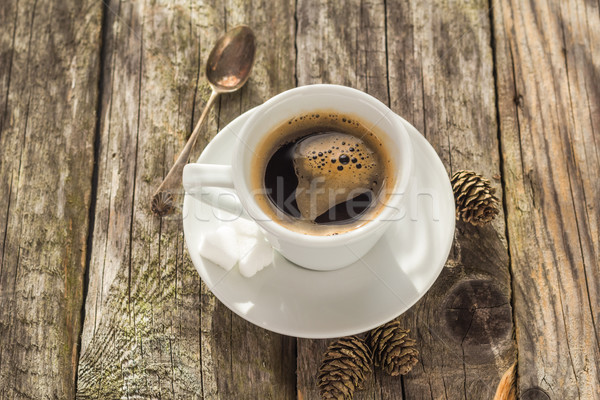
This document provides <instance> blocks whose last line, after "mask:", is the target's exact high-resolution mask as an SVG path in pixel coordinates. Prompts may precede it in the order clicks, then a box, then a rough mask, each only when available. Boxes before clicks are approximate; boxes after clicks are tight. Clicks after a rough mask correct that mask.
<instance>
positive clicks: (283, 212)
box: [251, 111, 395, 235]
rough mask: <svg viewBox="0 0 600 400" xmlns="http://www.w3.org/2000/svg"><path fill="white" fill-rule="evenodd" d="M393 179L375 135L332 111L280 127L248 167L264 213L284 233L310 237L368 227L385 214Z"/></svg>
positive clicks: (286, 123)
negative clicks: (371, 220)
mask: <svg viewBox="0 0 600 400" xmlns="http://www.w3.org/2000/svg"><path fill="white" fill-rule="evenodd" d="M375 129H376V128H375ZM394 176H395V173H394V170H393V162H392V160H391V159H390V157H389V156H388V153H387V151H386V149H385V147H384V146H383V143H382V141H381V140H380V139H379V138H378V137H377V135H376V134H375V133H374V132H373V129H368V128H367V127H366V126H365V124H364V123H361V122H360V121H359V119H358V118H356V117H353V116H351V115H342V114H340V113H337V112H328V111H319V112H314V113H308V114H302V115H299V116H297V117H295V118H293V119H290V120H289V121H286V122H284V123H282V124H280V125H279V126H278V127H276V128H275V129H273V130H272V131H271V132H270V133H269V134H268V135H266V136H265V138H263V140H262V141H261V142H260V143H259V145H258V146H257V151H256V156H255V158H254V160H253V163H252V166H251V183H252V186H253V187H252V189H253V191H254V193H258V194H257V195H256V196H255V199H256V201H257V202H258V204H259V206H260V208H261V209H262V210H263V211H264V212H265V213H266V214H267V215H268V216H269V217H270V218H271V219H273V220H274V221H276V222H277V223H279V224H281V225H283V226H285V227H286V228H288V229H291V230H294V231H297V232H300V233H304V234H309V235H335V234H339V233H343V232H347V231H350V230H353V229H356V228H357V227H359V226H361V225H364V224H365V223H366V222H368V221H369V220H370V219H372V218H373V217H375V216H376V215H377V214H378V213H379V212H380V211H381V209H382V208H383V204H384V203H385V199H386V198H387V196H388V194H389V192H390V190H391V188H392V187H393V183H394V182H393V177H394ZM265 189H267V190H270V191H271V192H270V193H271V194H269V193H264V190H265ZM273 192H276V193H273ZM349 210H350V211H352V212H350V211H349Z"/></svg>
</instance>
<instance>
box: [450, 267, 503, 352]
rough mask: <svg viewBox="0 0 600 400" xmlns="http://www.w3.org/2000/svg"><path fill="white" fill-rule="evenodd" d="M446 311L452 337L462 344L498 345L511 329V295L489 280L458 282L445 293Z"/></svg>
mask: <svg viewBox="0 0 600 400" xmlns="http://www.w3.org/2000/svg"><path fill="white" fill-rule="evenodd" d="M443 313H444V322H445V324H446V326H447V329H448V333H449V335H450V337H452V338H453V339H455V340H456V341H458V342H460V343H461V345H463V346H488V347H489V346H490V345H492V346H493V345H497V344H499V343H500V342H501V341H503V340H505V339H506V338H507V337H508V336H509V335H510V333H511V331H512V312H511V306H510V303H509V301H508V298H507V297H506V296H505V295H504V293H503V292H502V291H501V290H500V289H499V288H498V286H497V285H496V284H495V283H494V282H492V281H489V280H482V279H475V280H468V281H463V282H460V283H459V284H457V285H455V286H454V287H453V288H452V290H451V291H450V292H449V293H448V295H447V296H446V299H445V301H444V308H443Z"/></svg>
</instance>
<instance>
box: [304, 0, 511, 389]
mask: <svg viewBox="0 0 600 400" xmlns="http://www.w3.org/2000/svg"><path fill="white" fill-rule="evenodd" d="M302 6H303V2H299V6H298V7H299V8H298V22H299V29H298V38H297V41H298V78H299V79H298V80H299V84H302V83H313V82H328V83H340V84H346V85H350V86H354V87H357V88H359V89H362V90H365V91H367V92H368V93H370V94H372V95H374V96H375V97H377V98H379V99H380V100H382V101H384V102H386V103H388V104H390V106H391V108H392V109H393V110H394V111H396V112H398V113H399V114H400V115H402V116H404V117H405V118H407V119H408V120H409V121H410V122H412V123H413V124H414V125H415V126H416V127H417V128H418V129H419V130H420V131H421V132H423V133H424V134H425V136H426V137H427V139H428V140H429V141H430V143H432V144H433V146H434V147H435V149H436V150H437V151H438V154H440V156H441V158H442V160H443V161H444V163H445V164H446V167H447V169H448V172H449V173H451V172H452V171H454V170H458V169H464V168H469V169H474V170H476V171H478V172H479V173H482V174H484V175H485V176H488V177H491V176H495V175H497V174H498V173H499V171H500V163H499V150H498V141H497V125H496V112H495V95H494V78H493V69H492V66H493V59H492V49H491V46H490V44H491V32H490V20H489V15H488V4H487V2H483V1H478V2H474V3H469V4H463V3H457V2H447V1H430V2H425V3H423V2H420V3H419V4H417V3H406V2H387V3H385V4H384V3H378V4H364V3H362V5H361V4H359V3H357V4H345V5H340V6H339V8H338V7H337V3H336V4H333V3H332V4H329V3H326V4H324V5H320V6H319V7H311V6H309V5H304V7H305V8H304V9H303V7H302ZM324 10H327V12H324ZM352 10H356V11H354V12H353V11H352ZM303 12H304V13H306V15H305V16H304V19H303ZM448 43H451V45H448ZM303 51H306V53H303ZM363 77H365V78H364V79H361V78H363ZM494 186H495V187H496V188H497V189H498V190H499V193H501V192H500V189H501V188H500V182H498V181H496V182H495V185H494ZM504 230H505V227H504V223H503V216H500V217H499V218H498V219H497V220H496V221H495V223H494V224H493V226H488V227H485V228H480V229H479V228H474V227H471V226H466V225H463V224H459V225H458V229H457V237H456V243H455V246H454V248H453V251H452V254H451V257H450V261H449V262H448V265H447V267H446V268H445V269H444V271H443V272H442V275H441V276H440V278H439V279H438V281H437V283H436V284H435V285H434V287H433V288H432V290H431V291H430V292H429V294H428V295H426V296H425V297H424V298H423V299H422V300H421V301H420V302H418V303H417V304H416V305H415V306H414V307H413V308H412V309H411V310H410V311H409V312H408V313H407V314H405V315H404V316H403V317H402V321H404V323H405V325H406V326H407V327H409V328H410V329H411V330H412V331H413V335H414V336H415V337H416V338H417V342H418V344H419V346H420V351H421V363H420V364H419V365H417V367H416V368H415V369H414V370H413V372H411V373H410V374H409V375H408V376H406V377H405V378H404V379H403V380H402V379H398V378H396V379H394V378H390V377H383V376H381V375H380V374H377V375H376V377H375V382H374V384H373V386H372V387H370V388H369V389H368V390H367V391H365V392H363V393H359V394H358V395H357V398H382V399H401V398H403V394H404V398H408V399H413V398H417V399H419V398H449V399H456V398H475V399H479V398H492V397H493V395H494V392H495V390H496V387H497V385H498V382H499V381H500V379H501V377H502V374H503V373H504V371H505V370H506V369H507V368H508V367H509V366H510V365H511V364H512V363H513V362H514V361H515V357H516V355H515V347H514V341H513V339H512V331H513V326H512V325H513V324H512V312H511V306H510V298H511V293H510V275H509V267H508V253H507V249H506V239H505V234H504ZM324 348H325V343H322V342H320V341H319V342H317V341H306V340H299V344H298V365H299V378H298V388H299V391H302V392H303V394H304V398H317V396H318V393H317V391H316V389H315V387H314V383H315V382H314V371H315V370H316V367H317V366H318V362H319V359H320V355H321V354H322V352H323V350H324Z"/></svg>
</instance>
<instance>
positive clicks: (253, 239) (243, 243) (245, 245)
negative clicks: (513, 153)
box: [237, 235, 262, 258]
mask: <svg viewBox="0 0 600 400" xmlns="http://www.w3.org/2000/svg"><path fill="white" fill-rule="evenodd" d="M260 239H261V240H262V238H260ZM258 240H259V237H258V236H257V235H255V236H246V235H237V243H238V249H239V252H240V258H241V257H244V256H245V255H246V254H248V253H250V251H251V250H252V249H253V248H254V246H256V243H258Z"/></svg>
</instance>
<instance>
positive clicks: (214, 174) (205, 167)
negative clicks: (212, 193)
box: [183, 164, 233, 193]
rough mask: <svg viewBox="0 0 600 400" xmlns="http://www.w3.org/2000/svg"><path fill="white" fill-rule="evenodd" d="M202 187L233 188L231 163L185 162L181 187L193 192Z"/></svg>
mask: <svg viewBox="0 0 600 400" xmlns="http://www.w3.org/2000/svg"><path fill="white" fill-rule="evenodd" d="M202 187H220V188H229V189H233V173H232V170H231V165H216V164H187V165H186V166H185V167H184V168H183V188H184V189H185V191H186V192H188V193H194V192H195V191H197V190H198V189H200V188H202Z"/></svg>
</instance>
